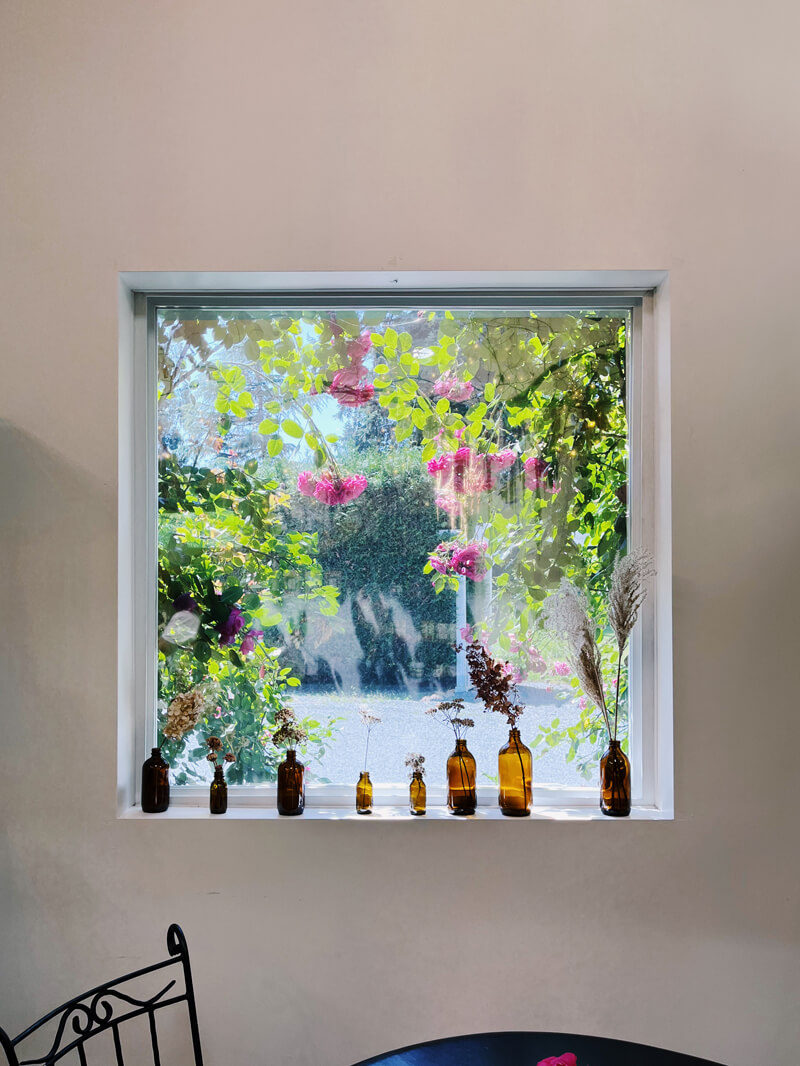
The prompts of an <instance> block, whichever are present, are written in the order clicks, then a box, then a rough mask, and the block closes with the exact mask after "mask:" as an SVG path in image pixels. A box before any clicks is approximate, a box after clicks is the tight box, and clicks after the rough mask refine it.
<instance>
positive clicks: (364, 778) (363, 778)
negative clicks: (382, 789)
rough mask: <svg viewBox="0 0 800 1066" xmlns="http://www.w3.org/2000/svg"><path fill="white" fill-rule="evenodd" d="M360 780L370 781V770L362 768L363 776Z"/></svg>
mask: <svg viewBox="0 0 800 1066" xmlns="http://www.w3.org/2000/svg"><path fill="white" fill-rule="evenodd" d="M359 780H360V781H369V770H362V771H361V777H360V778H359Z"/></svg>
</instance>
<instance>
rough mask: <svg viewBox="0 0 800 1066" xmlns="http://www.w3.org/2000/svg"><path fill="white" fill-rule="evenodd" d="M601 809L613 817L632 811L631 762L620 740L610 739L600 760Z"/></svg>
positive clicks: (623, 816)
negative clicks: (606, 749)
mask: <svg viewBox="0 0 800 1066" xmlns="http://www.w3.org/2000/svg"><path fill="white" fill-rule="evenodd" d="M600 810H601V811H602V812H603V814H607V815H609V816H610V817H611V818H626V817H627V816H628V815H629V814H630V813H631V764H630V762H629V761H628V756H627V755H626V754H625V752H624V751H623V750H622V742H621V741H619V740H610V741H609V743H608V751H607V752H606V753H605V755H604V756H603V757H602V759H601V760H600Z"/></svg>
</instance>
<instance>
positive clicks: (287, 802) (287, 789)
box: [278, 748, 306, 814]
mask: <svg viewBox="0 0 800 1066" xmlns="http://www.w3.org/2000/svg"><path fill="white" fill-rule="evenodd" d="M304 777H305V766H304V765H303V764H302V763H301V762H298V760H297V752H296V751H295V750H294V748H289V750H288V751H287V752H286V758H285V759H284V760H283V762H282V763H281V764H280V765H279V766H278V814H302V813H303V811H304V810H305V806H306V786H305V780H304Z"/></svg>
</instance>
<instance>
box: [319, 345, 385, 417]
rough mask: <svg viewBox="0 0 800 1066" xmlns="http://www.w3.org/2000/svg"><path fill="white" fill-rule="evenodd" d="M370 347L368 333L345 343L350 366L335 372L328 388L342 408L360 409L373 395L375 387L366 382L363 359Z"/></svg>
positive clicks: (365, 369)
mask: <svg viewBox="0 0 800 1066" xmlns="http://www.w3.org/2000/svg"><path fill="white" fill-rule="evenodd" d="M371 347H372V342H371V341H370V339H369V334H368V333H362V335H361V336H360V337H359V338H358V339H356V340H351V341H348V342H347V356H348V358H349V360H350V365H349V366H346V367H344V368H343V369H342V370H337V372H336V373H335V374H334V375H333V380H332V381H331V383H330V385H329V386H328V392H329V393H330V395H331V396H333V398H334V399H335V400H336V402H337V403H338V404H340V405H341V406H342V407H361V406H362V405H363V404H365V403H368V402H369V401H370V400H371V399H372V398H373V396H374V395H375V386H374V385H370V384H368V382H367V368H366V367H365V366H364V359H365V358H366V355H367V352H368V351H369V350H370V348H371Z"/></svg>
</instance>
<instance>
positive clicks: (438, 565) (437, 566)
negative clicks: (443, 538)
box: [430, 555, 450, 574]
mask: <svg viewBox="0 0 800 1066" xmlns="http://www.w3.org/2000/svg"><path fill="white" fill-rule="evenodd" d="M430 564H431V566H432V567H433V569H434V570H438V572H439V573H440V574H449V573H450V560H449V559H443V558H442V557H441V556H440V555H432V556H431V557H430Z"/></svg>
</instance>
